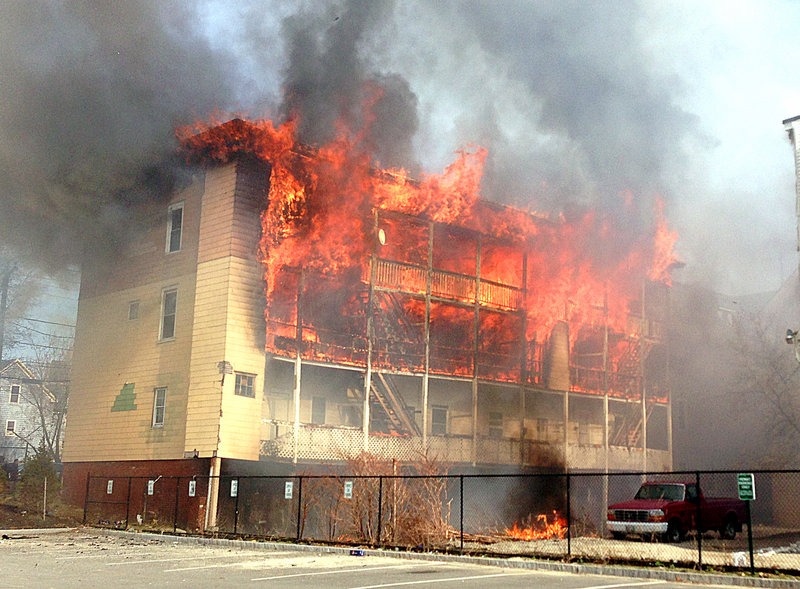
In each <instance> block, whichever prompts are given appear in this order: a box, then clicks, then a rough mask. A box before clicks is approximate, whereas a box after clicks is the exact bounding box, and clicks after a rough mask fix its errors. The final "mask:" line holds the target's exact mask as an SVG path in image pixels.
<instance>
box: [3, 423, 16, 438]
mask: <svg viewBox="0 0 800 589" xmlns="http://www.w3.org/2000/svg"><path fill="white" fill-rule="evenodd" d="M16 431H17V420H16V419H9V420H8V421H6V435H7V436H13V435H15V434H16Z"/></svg>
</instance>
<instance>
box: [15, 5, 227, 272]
mask: <svg viewBox="0 0 800 589" xmlns="http://www.w3.org/2000/svg"><path fill="white" fill-rule="evenodd" d="M0 12H2V14H3V18H2V19H0V78H2V80H3V83H2V84H1V85H0V145H2V147H0V239H2V241H3V242H4V243H6V244H10V245H11V246H12V247H15V248H16V249H17V250H19V251H20V252H21V253H22V254H28V255H32V256H33V257H34V259H35V260H36V261H37V262H38V263H39V264H40V265H43V266H46V267H50V268H56V267H58V266H60V265H62V264H65V263H74V262H76V261H78V260H79V259H80V256H81V253H82V251H83V249H84V248H85V247H87V244H89V243H92V244H93V251H94V252H95V253H96V252H98V251H103V249H109V250H111V251H113V250H114V249H115V246H116V245H119V244H120V243H122V242H123V241H124V239H125V237H126V234H127V232H128V231H130V230H131V223H130V221H131V219H132V217H135V216H137V215H138V212H139V211H140V205H143V204H146V203H148V202H152V201H154V200H158V199H163V197H164V195H165V194H166V193H167V192H168V190H169V189H170V187H171V186H172V185H173V184H174V182H175V181H176V167H175V164H176V163H177V162H175V161H174V157H175V156H174V153H175V150H174V148H175V141H174V136H173V129H174V126H175V125H176V124H179V123H184V124H185V123H189V122H191V121H192V118H193V117H195V116H206V114H207V113H208V112H209V111H210V110H212V109H214V108H215V107H224V106H226V105H227V104H229V102H230V99H231V97H232V96H235V87H236V84H237V77H236V72H237V69H236V68H235V67H234V65H235V63H234V62H233V61H232V60H230V59H229V58H228V57H227V56H226V55H224V54H221V53H220V52H219V51H212V49H211V48H210V47H209V45H208V42H207V41H205V38H204V37H203V36H202V35H201V34H200V33H199V32H198V31H197V30H195V23H196V22H197V19H196V17H195V16H194V15H193V13H192V12H193V3H191V2H185V3H184V2H175V1H171V2H145V1H139V0H134V1H126V2H94V1H85V2H81V1H75V2H50V1H41V2H35V1H31V2H3V3H2V9H1V10H0ZM98 241H99V243H100V247H98Z"/></svg>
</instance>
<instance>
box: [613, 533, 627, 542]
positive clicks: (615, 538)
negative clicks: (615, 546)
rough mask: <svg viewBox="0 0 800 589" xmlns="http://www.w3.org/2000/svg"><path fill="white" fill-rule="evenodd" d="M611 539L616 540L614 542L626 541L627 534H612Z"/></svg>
mask: <svg viewBox="0 0 800 589" xmlns="http://www.w3.org/2000/svg"><path fill="white" fill-rule="evenodd" d="M611 537H612V538H614V540H624V539H625V533H624V532H611Z"/></svg>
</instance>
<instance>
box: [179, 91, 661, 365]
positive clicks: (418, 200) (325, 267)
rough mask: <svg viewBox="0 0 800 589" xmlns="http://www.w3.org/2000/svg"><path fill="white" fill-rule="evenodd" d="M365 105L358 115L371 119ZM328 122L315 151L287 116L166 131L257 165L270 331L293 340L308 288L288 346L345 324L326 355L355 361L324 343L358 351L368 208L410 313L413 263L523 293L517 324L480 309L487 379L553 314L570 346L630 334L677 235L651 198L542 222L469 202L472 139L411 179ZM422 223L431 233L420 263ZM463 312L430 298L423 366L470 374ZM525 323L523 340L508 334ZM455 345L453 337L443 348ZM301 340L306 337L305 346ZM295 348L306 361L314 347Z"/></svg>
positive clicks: (476, 157)
mask: <svg viewBox="0 0 800 589" xmlns="http://www.w3.org/2000/svg"><path fill="white" fill-rule="evenodd" d="M376 91H377V90H376ZM368 102H369V104H367V105H366V108H370V104H371V103H372V102H374V100H373V101H371V102H370V101H368ZM368 115H369V113H366V115H365V117H364V121H365V125H369V124H370V121H372V120H373V117H370V116H368ZM338 128H339V134H338V136H337V138H336V139H335V140H333V141H331V142H330V143H328V144H325V145H321V146H317V147H314V148H310V147H308V146H304V145H302V144H300V143H299V142H298V140H297V135H296V132H297V121H296V120H290V121H287V122H285V123H282V124H280V125H277V126H276V125H275V124H273V123H272V122H271V121H258V120H253V121H245V120H241V119H234V120H231V121H228V122H226V123H222V124H220V123H219V122H218V121H213V120H212V121H209V122H207V123H199V124H197V125H194V126H191V127H185V128H183V129H180V130H178V132H177V134H178V137H179V139H180V140H181V143H182V145H183V147H184V150H185V152H186V154H187V157H188V159H189V160H190V161H193V162H212V163H213V162H219V163H224V162H228V161H231V160H232V159H233V158H234V157H236V156H237V154H242V155H247V156H250V157H253V156H255V157H256V158H257V159H260V160H262V161H263V162H265V164H267V165H268V166H269V169H270V182H269V194H268V195H267V198H266V200H265V202H264V210H263V212H262V229H263V231H262V237H261V243H260V247H259V257H260V259H261V261H262V263H263V265H264V273H265V279H266V284H267V289H266V290H267V299H268V309H267V313H268V317H267V319H268V320H270V321H271V323H270V325H271V326H273V324H274V328H273V329H272V334H271V336H270V337H272V338H274V337H282V338H284V339H285V340H288V339H291V338H296V334H295V333H294V329H293V328H292V327H291V326H292V325H295V326H296V323H297V310H296V308H295V307H294V305H296V300H297V299H298V298H299V297H300V296H301V294H302V293H305V292H307V291H309V292H311V294H309V295H308V296H307V297H306V299H307V300H310V303H307V304H304V312H303V317H302V326H301V327H302V332H303V333H302V338H301V340H302V341H301V342H296V343H295V344H291V345H294V346H299V345H305V343H304V342H306V343H309V344H313V343H314V342H318V341H321V340H322V339H324V336H323V332H324V331H325V330H328V332H330V333H333V332H336V333H338V334H350V335H353V338H352V339H351V342H350V343H349V344H340V343H338V342H339V340H337V342H336V343H335V344H330V345H329V346H328V348H326V349H327V350H328V351H327V352H325V353H326V354H329V355H330V356H331V357H335V358H336V359H337V361H340V362H351V363H355V364H360V363H363V354H361V355H360V356H358V355H357V356H358V358H357V359H354V357H348V358H345V357H337V356H336V354H337V352H335V349H337V346H339V348H338V349H344V348H347V347H348V346H349V347H350V348H351V349H352V348H354V347H358V344H353V341H355V340H357V339H358V338H361V339H363V338H364V333H366V328H365V309H364V289H365V286H364V285H365V284H367V283H368V282H369V279H370V268H371V266H370V263H371V259H372V256H373V255H377V254H374V252H375V251H376V250H375V249H374V248H375V247H376V246H375V243H376V240H377V236H376V235H375V232H376V227H375V219H376V218H377V217H376V215H384V216H385V217H386V218H385V219H383V217H382V219H383V220H382V226H381V231H383V232H384V237H385V236H386V234H388V235H389V238H388V239H387V240H386V244H385V245H382V246H381V247H382V248H383V249H381V250H380V257H382V258H386V259H388V260H391V261H395V262H399V263H400V264H403V265H405V266H404V267H406V270H404V272H405V273H404V274H402V275H398V277H397V278H396V280H398V281H400V284H398V285H397V286H398V287H400V286H402V287H403V291H404V292H406V293H409V296H408V297H406V298H405V299H403V300H402V301H400V302H399V304H400V305H401V306H402V307H404V308H405V310H406V311H407V312H409V314H410V315H413V316H415V317H417V318H419V317H418V316H419V315H420V310H419V309H420V302H419V299H418V298H417V299H415V298H414V294H416V295H418V296H421V295H424V294H425V288H426V283H425V281H424V280H416V279H414V274H413V272H414V270H413V268H412V267H414V266H415V267H417V268H425V267H427V265H428V264H429V263H432V266H433V267H434V268H436V269H437V271H439V270H441V271H442V272H443V276H444V274H447V276H444V278H443V280H444V279H446V280H450V282H448V284H449V285H451V286H450V288H451V291H452V292H450V293H449V295H448V296H450V299H451V300H454V301H461V302H466V303H470V302H471V301H472V300H474V297H475V294H474V291H473V290H470V289H471V288H472V287H471V285H472V284H474V282H475V279H474V278H470V277H475V276H476V273H479V274H480V281H481V282H482V283H483V282H485V283H491V284H488V285H487V286H486V288H487V289H492V288H495V289H496V290H497V292H502V293H505V294H504V295H503V296H507V297H511V296H512V295H509V294H508V293H512V294H513V293H522V294H520V295H519V296H520V298H524V300H519V301H516V302H514V303H513V304H514V305H517V307H516V308H520V309H524V310H525V319H524V322H523V321H519V320H516V319H505V318H501V317H499V316H498V317H493V316H490V315H486V316H481V317H480V319H479V321H480V323H481V325H480V333H479V334H478V337H479V338H480V341H478V342H477V345H478V347H479V348H480V349H481V350H482V351H486V352H490V353H493V354H495V355H496V356H497V358H498V362H499V361H500V360H499V358H500V357H502V358H503V360H502V361H503V362H504V363H505V367H504V368H502V369H494V374H485V373H484V374H483V376H485V377H491V378H497V379H500V380H506V379H511V380H514V379H516V378H517V377H518V375H519V370H520V369H519V365H520V360H519V358H520V353H519V351H513V350H512V348H513V347H514V346H516V347H517V348H520V346H523V345H528V344H529V343H530V344H536V343H539V344H540V343H542V342H544V341H546V338H547V337H548V334H549V333H550V332H551V331H552V330H553V328H554V326H555V325H556V324H558V323H559V322H564V321H566V322H568V323H569V325H570V329H569V330H568V333H569V339H570V344H571V346H574V345H575V344H576V341H577V339H578V337H579V336H580V334H581V333H582V331H581V329H580V326H598V325H607V326H608V327H609V329H611V330H612V331H614V332H616V333H618V334H622V335H624V336H627V335H631V334H632V333H633V334H634V335H635V329H636V327H635V325H634V327H632V326H631V325H632V324H631V321H630V316H631V312H632V309H634V308H635V307H636V304H637V301H641V298H642V289H643V283H644V281H645V279H649V280H653V281H660V282H665V283H668V281H669V270H670V267H671V266H672V265H673V264H674V263H675V257H674V254H673V249H674V245H675V241H676V238H677V236H676V234H675V233H674V232H671V231H670V230H669V229H668V228H667V224H666V221H665V219H664V215H663V208H664V205H663V202H660V201H659V203H658V205H657V207H656V211H655V215H654V216H655V221H654V224H653V226H652V227H651V228H650V230H649V231H645V232H643V233H641V234H632V233H631V232H629V231H627V230H626V229H625V223H624V221H620V220H618V219H616V218H612V217H609V216H603V215H600V214H598V213H596V212H587V213H585V214H583V215H580V216H575V217H573V218H570V219H566V218H561V219H555V220H553V219H546V218H544V217H543V216H540V215H537V214H533V213H529V212H526V211H522V210H519V209H513V208H509V207H504V206H500V205H495V204H492V203H488V202H486V201H483V200H481V198H480V182H481V178H482V175H483V169H484V165H485V162H486V158H487V152H486V150H485V149H484V148H482V147H479V146H469V147H468V148H466V149H464V150H462V151H460V152H458V153H457V157H456V160H455V161H454V162H453V163H452V164H451V165H450V166H448V167H447V168H445V170H444V171H443V172H442V173H441V174H438V175H436V174H425V175H423V176H422V177H421V179H420V180H412V179H410V178H409V177H408V174H407V173H406V171H405V170H402V169H392V170H385V169H384V170H380V169H375V167H374V166H373V161H372V158H371V155H370V148H369V147H370V146H369V145H368V144H367V141H366V139H365V136H366V134H365V132H364V130H363V129H362V130H361V131H360V132H359V131H356V132H353V131H351V130H349V129H347V128H346V127H345V126H344V125H343V124H342V123H341V122H340V123H339V125H338ZM621 199H622V201H621V206H622V207H623V209H624V210H629V211H631V216H633V214H634V212H635V211H634V207H635V199H634V198H633V195H632V194H626V195H621ZM397 213H399V214H400V216H398V219H399V220H393V219H392V217H391V215H394V214H397ZM404 215H409V216H410V217H405V216H404ZM396 216H397V215H396ZM429 226H432V227H433V229H432V231H433V233H432V235H433V237H432V239H433V240H434V242H435V247H434V250H433V260H432V262H431V261H429V260H428V255H429V254H428V247H429V242H428V239H429V235H431V233H430V230H429ZM382 243H383V241H382ZM523 259H524V260H525V263H524V264H523ZM476 260H479V262H476ZM298 269H302V270H303V273H304V275H305V276H306V278H305V279H304V278H302V277H301V275H300V273H298V272H297V270H298ZM304 280H305V283H304ZM415 280H416V281H415ZM322 283H324V295H323V294H316V295H315V294H313V292H314V291H315V292H317V293H319V292H320V291H322V290H323V287H322V286H321V284H322ZM442 288H444V287H442ZM480 288H483V286H481V287H480ZM303 296H305V295H303ZM509 300H510V298H509ZM640 304H641V303H640ZM509 305H511V303H509ZM334 307H335V308H334ZM505 308H506V309H508V308H509V307H505ZM462 311H463V309H456V308H454V307H453V306H452V305H448V304H438V303H437V304H433V305H432V308H431V310H430V321H431V333H430V335H431V343H432V345H433V346H434V347H435V346H437V345H440V346H441V348H442V350H443V352H442V354H443V355H444V356H446V360H441V361H440V360H437V359H435V358H434V359H432V361H431V366H430V369H431V371H432V372H440V373H448V374H465V375H466V374H469V373H470V372H471V371H472V370H473V367H472V366H471V356H470V354H469V353H466V354H464V353H463V350H462V349H461V348H464V349H466V348H468V347H469V346H468V345H467V344H470V343H471V345H476V342H475V341H474V340H475V336H474V335H473V323H474V318H473V317H472V315H471V314H470V313H471V312H467V313H466V314H465V313H464V312H462ZM320 319H321V320H320ZM634 323H635V322H634ZM523 326H524V327H523ZM523 329H524V332H525V333H524V334H523V335H524V338H525V340H527V341H526V342H520V341H519V339H520V337H519V336H518V335H515V334H516V333H517V332H518V331H520V330H523ZM325 337H327V336H325ZM337 337H338V336H337ZM334 339H335V338H334ZM328 340H330V341H332V339H331V337H328ZM453 342H460V343H462V344H463V345H461V348H458V349H455V348H454V347H453ZM411 343H413V342H411ZM267 345H268V347H269V346H270V345H271V344H270V342H269V341H268V344H267ZM287 345H288V344H287ZM615 345H616V344H615V343H614V342H612V343H611V344H610V348H609V354H610V358H611V360H612V363H613V362H615V361H617V358H618V357H622V356H623V355H624V346H622V347H619V346H618V350H617V351H618V356H617V358H615V357H614V353H615V350H616V348H615V347H614V346H615ZM312 349H315V348H314V346H313V345H308V346H305V347H304V350H312ZM306 353H307V354H308V355H309V357H312V356H314V355H315V354H318V353H320V352H316V351H307V352H304V354H306ZM405 361H406V360H404V362H405ZM409 368H411V369H418V368H419V367H418V366H416V367H415V366H409ZM476 370H478V372H481V371H482V370H484V371H485V370H486V369H485V368H481V366H478V367H477V368H476Z"/></svg>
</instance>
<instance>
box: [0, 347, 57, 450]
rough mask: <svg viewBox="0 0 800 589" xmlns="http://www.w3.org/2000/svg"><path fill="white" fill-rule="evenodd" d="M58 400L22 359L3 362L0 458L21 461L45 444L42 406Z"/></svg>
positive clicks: (1, 376) (0, 378)
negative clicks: (43, 442)
mask: <svg viewBox="0 0 800 589" xmlns="http://www.w3.org/2000/svg"><path fill="white" fill-rule="evenodd" d="M55 400H56V399H55V397H54V396H53V395H52V393H51V392H50V391H49V390H48V389H47V387H46V386H44V385H43V384H41V383H40V381H39V379H37V378H36V376H35V375H34V374H33V373H32V372H31V371H30V369H28V367H27V366H25V363H24V362H23V361H22V360H19V359H15V360H5V361H3V362H2V363H0V427H2V433H0V457H2V458H4V459H5V461H6V462H13V461H14V459H15V458H16V459H19V461H20V462H22V461H23V460H24V459H25V458H26V457H27V456H29V455H30V454H31V453H33V452H34V451H35V450H37V449H38V448H39V447H40V446H41V445H42V441H43V436H42V416H41V413H40V407H42V406H44V407H47V406H48V405H49V404H51V403H55ZM0 462H2V461H1V460H0Z"/></svg>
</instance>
